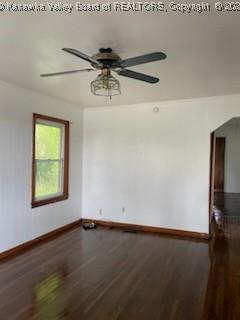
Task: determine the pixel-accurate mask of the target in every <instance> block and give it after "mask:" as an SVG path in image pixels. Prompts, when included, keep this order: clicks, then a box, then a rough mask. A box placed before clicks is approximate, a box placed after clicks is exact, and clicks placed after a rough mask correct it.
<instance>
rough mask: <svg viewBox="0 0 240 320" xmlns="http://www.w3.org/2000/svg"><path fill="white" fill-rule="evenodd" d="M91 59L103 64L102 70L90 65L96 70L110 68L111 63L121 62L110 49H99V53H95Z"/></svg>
mask: <svg viewBox="0 0 240 320" xmlns="http://www.w3.org/2000/svg"><path fill="white" fill-rule="evenodd" d="M92 58H93V59H95V60H97V61H99V62H101V63H102V64H103V67H102V68H99V66H96V65H94V64H92V66H93V67H95V68H98V69H104V68H111V67H112V65H113V63H115V62H117V61H120V60H121V58H120V57H119V55H117V54H116V53H115V52H114V51H113V50H112V49H111V48H106V49H105V48H101V49H99V52H98V53H95V54H94V55H93V56H92Z"/></svg>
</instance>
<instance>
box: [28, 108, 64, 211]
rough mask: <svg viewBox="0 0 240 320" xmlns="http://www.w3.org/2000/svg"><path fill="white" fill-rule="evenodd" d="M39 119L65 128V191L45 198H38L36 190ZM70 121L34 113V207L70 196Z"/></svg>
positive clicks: (32, 203)
mask: <svg viewBox="0 0 240 320" xmlns="http://www.w3.org/2000/svg"><path fill="white" fill-rule="evenodd" d="M38 120H43V121H46V122H47V121H49V122H52V123H56V124H59V125H61V126H63V128H64V137H63V141H62V143H63V144H64V147H63V155H64V158H63V176H62V180H63V181H62V186H63V192H62V194H61V195H57V196H56V195H53V196H50V197H47V198H43V199H39V200H38V199H36V196H35V190H36V162H37V161H36V158H35V155H36V124H37V123H38V122H37V121H38ZM69 126H70V125H69V121H66V120H62V119H58V118H54V117H49V116H45V115H42V114H37V113H33V140H32V142H33V146H32V202H31V205H32V208H36V207H39V206H44V205H47V204H51V203H55V202H58V201H63V200H67V199H68V197H69V193H68V189H69Z"/></svg>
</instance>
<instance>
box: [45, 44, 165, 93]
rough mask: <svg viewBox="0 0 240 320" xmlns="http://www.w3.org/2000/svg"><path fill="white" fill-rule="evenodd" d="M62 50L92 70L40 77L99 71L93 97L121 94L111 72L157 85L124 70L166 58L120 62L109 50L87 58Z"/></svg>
mask: <svg viewBox="0 0 240 320" xmlns="http://www.w3.org/2000/svg"><path fill="white" fill-rule="evenodd" d="M62 50H63V51H65V52H68V53H70V54H72V55H74V56H77V57H78V58H81V59H83V60H85V61H88V62H89V63H90V64H91V66H92V68H86V69H77V70H70V71H63V72H54V73H45V74H41V75H40V76H41V77H52V76H60V75H67V74H73V73H79V72H84V71H86V72H91V71H97V70H100V71H101V73H100V74H99V75H98V76H97V78H96V79H95V80H93V81H92V82H91V92H92V93H93V94H94V95H99V96H107V97H110V98H111V97H112V96H114V95H118V94H121V89H120V82H119V81H118V80H117V79H116V78H114V77H113V76H112V74H111V71H113V72H116V73H117V74H118V75H120V76H123V77H128V78H132V79H136V80H140V81H145V82H148V83H157V82H158V81H159V79H158V78H155V77H152V76H149V75H146V74H143V73H139V72H135V71H132V70H129V69H126V68H128V67H132V66H136V65H140V64H144V63H149V62H153V61H158V60H163V59H165V58H166V57H167V56H166V54H165V53H163V52H152V53H148V54H144V55H141V56H137V57H133V58H129V59H124V60H122V59H121V57H120V56H119V55H117V54H116V53H115V52H114V51H113V50H112V49H111V48H101V49H99V52H98V53H96V54H94V55H93V56H88V55H86V54H84V53H82V52H79V51H78V50H76V49H70V48H63V49H62Z"/></svg>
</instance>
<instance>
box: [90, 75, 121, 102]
mask: <svg viewBox="0 0 240 320" xmlns="http://www.w3.org/2000/svg"><path fill="white" fill-rule="evenodd" d="M91 92H92V93H93V94H94V95H96V96H105V97H110V98H111V97H112V96H116V95H119V94H121V88H120V82H119V81H118V80H117V79H116V78H114V77H113V76H112V75H111V73H110V70H102V73H101V74H99V75H98V76H97V78H96V79H95V80H93V81H92V82H91Z"/></svg>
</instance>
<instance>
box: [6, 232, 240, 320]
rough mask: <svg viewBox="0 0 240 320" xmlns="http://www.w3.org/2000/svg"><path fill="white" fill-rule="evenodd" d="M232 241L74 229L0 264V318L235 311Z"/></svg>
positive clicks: (212, 318)
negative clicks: (195, 239) (197, 239)
mask: <svg viewBox="0 0 240 320" xmlns="http://www.w3.org/2000/svg"><path fill="white" fill-rule="evenodd" d="M238 248H239V243H238V242H236V240H235V241H234V242H233V241H232V240H231V242H230V240H229V241H228V240H226V239H217V240H212V241H211V242H207V241H205V242H204V241H194V240H183V239H178V238H173V237H172V238H171V237H166V236H165V237H161V236H159V235H151V234H144V233H135V234H131V233H126V232H123V231H121V230H115V229H113V230H109V229H104V228H98V229H97V230H89V231H85V230H83V229H81V228H78V229H74V230H72V231H70V232H68V233H66V234H64V235H62V236H61V237H59V238H57V239H55V240H53V241H50V242H48V243H44V244H43V245H40V246H38V247H36V248H34V249H32V250H31V251H28V252H26V253H24V254H22V255H20V256H17V257H15V258H13V259H11V260H9V261H6V262H5V263H1V264H0V319H1V320H11V319H19V320H22V319H24V320H28V319H39V320H40V319H44V320H53V319H54V320H56V319H71V320H72V319H76V320H82V319H86V320H89V319H91V320H117V319H118V320H135V319H136V320H143V319H144V320H146V319H148V320H155V319H156V320H157V319H158V320H175V319H178V320H194V319H208V320H231V319H232V320H235V319H239V318H240V250H238Z"/></svg>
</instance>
